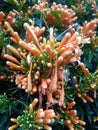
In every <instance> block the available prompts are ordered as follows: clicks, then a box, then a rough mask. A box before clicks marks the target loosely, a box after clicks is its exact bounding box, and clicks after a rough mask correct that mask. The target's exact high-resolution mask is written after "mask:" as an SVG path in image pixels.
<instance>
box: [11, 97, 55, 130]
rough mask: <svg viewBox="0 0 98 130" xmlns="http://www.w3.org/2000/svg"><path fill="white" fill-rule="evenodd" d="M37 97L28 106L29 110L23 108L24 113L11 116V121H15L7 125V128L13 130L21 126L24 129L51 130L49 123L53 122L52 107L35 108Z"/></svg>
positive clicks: (53, 113)
mask: <svg viewBox="0 0 98 130" xmlns="http://www.w3.org/2000/svg"><path fill="white" fill-rule="evenodd" d="M37 102H38V99H37V98H35V99H34V100H33V101H32V103H31V104H30V106H29V110H25V111H24V114H23V115H21V116H18V117H17V119H16V118H11V121H12V122H14V123H16V124H14V125H12V126H10V127H9V130H14V129H15V128H17V127H21V128H22V129H24V130H27V129H37V130H40V129H43V128H45V129H46V130H51V129H52V128H51V126H49V124H53V123H54V117H55V112H54V110H53V109H47V110H43V109H42V108H40V109H38V110H35V109H34V107H35V106H36V104H37Z"/></svg>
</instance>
